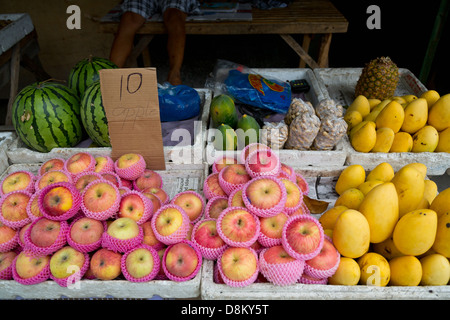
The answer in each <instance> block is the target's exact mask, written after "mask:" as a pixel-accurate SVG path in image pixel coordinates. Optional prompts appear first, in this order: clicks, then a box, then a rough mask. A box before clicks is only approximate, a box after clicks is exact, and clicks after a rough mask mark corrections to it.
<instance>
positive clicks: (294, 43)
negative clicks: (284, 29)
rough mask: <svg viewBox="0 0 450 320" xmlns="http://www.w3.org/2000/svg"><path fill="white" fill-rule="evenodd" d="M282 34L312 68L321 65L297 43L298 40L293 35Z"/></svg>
mask: <svg viewBox="0 0 450 320" xmlns="http://www.w3.org/2000/svg"><path fill="white" fill-rule="evenodd" d="M280 36H281V38H283V40H284V41H286V43H287V44H288V45H289V46H290V47H291V48H292V49H293V50H294V51H295V52H296V53H297V54H298V55H299V56H300V58H301V59H302V60H304V61H305V62H306V64H308V65H309V66H310V67H311V69H315V68H318V67H319V65H318V64H317V62H315V61H314V59H313V58H311V56H310V55H309V54H308V53H307V52H306V51H305V50H304V49H303V48H302V47H301V46H300V45H299V44H298V43H297V41H295V39H294V38H292V36H290V35H288V34H280Z"/></svg>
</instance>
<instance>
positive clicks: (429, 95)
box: [420, 90, 441, 109]
mask: <svg viewBox="0 0 450 320" xmlns="http://www.w3.org/2000/svg"><path fill="white" fill-rule="evenodd" d="M440 97H441V96H440V95H439V93H438V92H437V91H436V90H428V91H425V92H424V93H422V94H421V96H420V98H423V99H425V100H427V105H428V109H430V108H431V106H432V105H433V104H434V103H435V102H436V101H438V100H439V98H440Z"/></svg>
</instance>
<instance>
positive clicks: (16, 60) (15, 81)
mask: <svg viewBox="0 0 450 320" xmlns="http://www.w3.org/2000/svg"><path fill="white" fill-rule="evenodd" d="M10 63H11V65H10V68H11V84H10V88H9V101H8V109H7V111H6V118H5V126H11V125H12V120H11V119H12V105H13V102H14V99H15V98H16V94H17V90H18V88H19V72H20V44H19V43H17V44H16V45H15V46H14V47H13V51H12V55H11V60H10Z"/></svg>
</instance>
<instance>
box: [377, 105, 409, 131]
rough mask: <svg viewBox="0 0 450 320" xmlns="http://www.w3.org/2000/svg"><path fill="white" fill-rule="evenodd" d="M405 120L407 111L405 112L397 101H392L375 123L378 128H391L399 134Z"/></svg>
mask: <svg viewBox="0 0 450 320" xmlns="http://www.w3.org/2000/svg"><path fill="white" fill-rule="evenodd" d="M404 118H405V111H404V110H403V107H402V106H401V104H399V103H398V102H397V101H391V102H389V103H388V105H387V106H386V107H384V108H383V110H381V112H380V113H379V114H378V117H377V119H376V120H375V123H376V125H377V128H383V127H388V128H391V129H392V131H394V133H397V132H399V130H400V128H401V126H402V124H403V120H404Z"/></svg>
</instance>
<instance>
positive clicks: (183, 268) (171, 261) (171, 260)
mask: <svg viewBox="0 0 450 320" xmlns="http://www.w3.org/2000/svg"><path fill="white" fill-rule="evenodd" d="M201 263H202V260H201V257H199V255H198V254H197V251H196V250H195V249H194V247H193V245H192V243H191V242H190V241H183V242H178V243H175V244H172V245H170V246H169V247H168V248H167V250H166V251H165V252H164V257H163V268H164V272H165V273H166V275H167V277H168V278H169V279H174V280H175V279H177V280H178V281H180V280H189V279H192V278H194V277H195V275H196V273H197V272H198V270H199V268H198V266H199V265H201ZM174 277H175V278H174Z"/></svg>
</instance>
